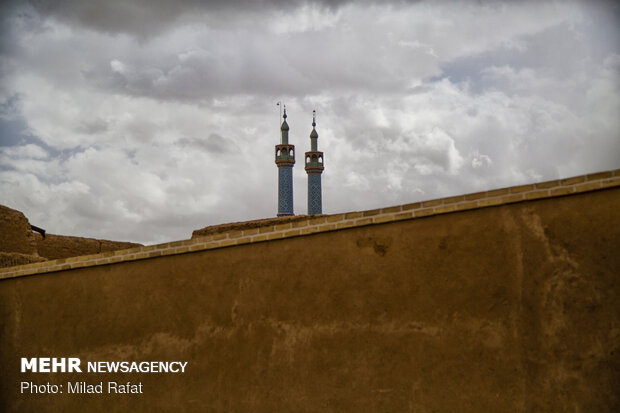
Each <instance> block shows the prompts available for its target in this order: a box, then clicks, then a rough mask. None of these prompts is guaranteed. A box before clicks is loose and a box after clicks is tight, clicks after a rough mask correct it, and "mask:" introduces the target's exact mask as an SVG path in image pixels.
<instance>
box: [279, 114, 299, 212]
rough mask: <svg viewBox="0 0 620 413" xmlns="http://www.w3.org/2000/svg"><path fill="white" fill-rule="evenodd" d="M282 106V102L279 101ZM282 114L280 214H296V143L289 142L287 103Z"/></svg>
mask: <svg viewBox="0 0 620 413" xmlns="http://www.w3.org/2000/svg"><path fill="white" fill-rule="evenodd" d="M278 106H280V102H278ZM282 107H283V108H284V115H283V116H282V119H283V120H282V126H280V132H281V134H282V137H281V141H280V144H279V145H276V165H277V166H278V216H279V217H281V216H287V215H294V213H293V165H295V145H289V143H288V131H289V127H288V123H286V118H287V116H286V105H282Z"/></svg>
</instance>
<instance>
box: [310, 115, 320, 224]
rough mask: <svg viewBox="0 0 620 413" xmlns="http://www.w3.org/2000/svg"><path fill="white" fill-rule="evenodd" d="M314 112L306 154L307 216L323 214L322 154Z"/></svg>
mask: <svg viewBox="0 0 620 413" xmlns="http://www.w3.org/2000/svg"><path fill="white" fill-rule="evenodd" d="M315 126H316V111H314V110H313V111H312V132H310V152H306V172H307V173H308V215H316V214H322V213H323V205H322V204H323V200H322V197H321V174H322V173H323V169H324V168H323V152H320V151H319V150H318V144H317V140H318V139H319V134H318V133H316V129H315Z"/></svg>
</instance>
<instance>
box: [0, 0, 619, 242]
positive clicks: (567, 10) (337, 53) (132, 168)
mask: <svg viewBox="0 0 620 413" xmlns="http://www.w3.org/2000/svg"><path fill="white" fill-rule="evenodd" d="M129 4H133V5H135V3H131V2H130V3H129ZM183 5H185V7H186V8H183V7H182V6H183ZM247 6H248V7H247V8H245V9H244V10H240V9H235V8H234V6H230V5H226V4H224V3H222V4H221V5H217V7H216V6H215V5H213V6H210V7H212V8H209V7H207V8H202V7H204V6H198V5H196V4H191V5H188V4H185V3H182V4H179V7H178V8H175V9H174V10H173V9H168V8H166V7H164V6H162V5H161V4H159V3H157V4H155V5H153V8H154V9H153V10H152V11H151V12H149V14H146V15H144V16H142V17H134V19H135V20H134V21H135V22H138V21H139V22H141V23H140V24H146V23H145V22H151V23H153V22H159V23H160V27H153V28H148V27H145V28H140V29H136V30H133V29H130V28H129V26H128V25H129V23H130V22H131V19H129V20H127V21H125V20H122V19H121V20H119V21H118V22H113V20H114V19H113V18H112V17H113V16H114V13H115V12H117V11H118V10H117V9H115V8H114V7H112V6H111V5H110V4H104V3H93V5H91V6H80V7H78V8H76V9H74V12H73V13H74V14H71V15H69V14H67V15H65V14H63V13H62V12H61V11H59V10H60V9H54V8H53V7H52V9H51V11H50V13H51V14H50V15H46V14H45V13H46V11H45V8H42V9H39V13H41V14H40V15H37V14H36V13H34V14H33V13H32V12H31V11H30V12H28V11H26V12H25V14H21V15H20V16H21V17H19V16H17V15H14V16H13V17H12V19H11V20H10V22H11V26H10V27H9V28H8V29H7V30H8V31H7V33H8V36H9V37H8V38H9V39H11V40H12V41H13V44H14V47H13V48H9V49H7V50H6V51H4V52H3V54H2V56H1V58H2V66H0V68H1V70H2V71H1V73H2V76H3V79H2V82H1V87H0V95H1V96H0V102H3V103H2V108H3V110H2V112H0V113H2V114H5V113H9V112H10V114H11V115H10V116H8V115H3V117H1V118H0V120H6V119H9V118H10V119H18V120H20V121H23V123H24V124H25V125H26V131H25V133H19V134H18V136H16V137H13V138H12V139H11V140H10V142H17V144H15V145H14V146H5V147H1V149H0V191H1V192H2V193H3V202H6V203H7V205H9V206H11V207H13V208H18V209H21V210H23V211H24V212H25V213H26V215H27V216H29V217H32V218H33V219H34V220H36V222H38V223H39V224H41V226H43V227H46V225H47V224H46V223H49V225H47V227H48V228H46V229H48V230H50V231H51V232H56V233H65V234H74V235H85V236H94V237H104V238H111V239H119V240H122V239H127V240H136V241H141V242H160V241H165V240H170V239H180V238H187V237H189V235H190V234H191V231H192V230H193V229H196V228H200V227H203V226H205V225H209V224H217V223H221V222H226V221H242V220H248V219H254V218H263V217H267V216H274V215H275V213H276V187H277V179H276V178H277V170H276V166H275V164H274V162H273V146H274V145H275V144H276V143H277V142H278V139H279V137H278V127H279V120H278V119H277V116H278V112H277V111H278V109H277V107H276V106H275V102H276V101H278V100H282V101H284V102H285V103H286V104H287V107H288V108H289V119H288V122H289V124H290V126H291V141H292V143H293V144H295V145H296V148H297V153H298V159H300V160H301V156H300V154H301V153H303V152H304V151H306V150H308V149H309V139H308V134H309V133H310V130H311V126H310V123H311V113H312V110H313V109H317V112H318V118H317V120H318V126H317V130H318V132H319V135H320V138H319V149H320V150H323V151H324V152H325V165H326V169H325V172H324V174H323V183H324V212H326V213H334V212H342V211H349V210H359V209H366V208H374V207H381V206H387V205H394V204H399V203H406V202H414V201H419V200H424V199H431V198H434V197H440V196H449V195H455V194H461V193H464V192H470V191H477V190H483V189H488V188H496V187H501V186H509V185H517V184H523V183H528V182H532V181H534V180H543V179H555V178H559V177H565V176H570V175H576V174H580V173H588V172H594V171H598V170H605V169H612V168H617V167H618V166H619V164H620V139H618V138H619V135H618V133H619V132H618V131H619V130H620V123H619V122H620V120H619V118H618V116H617V114H618V113H620V93H619V92H620V76H619V71H620V69H619V66H620V57H619V53H620V45H619V44H618V43H617V42H616V43H614V42H612V41H611V40H609V39H608V34H609V32H611V33H615V34H617V33H618V29H617V27H619V26H618V25H617V24H615V23H617V22H616V21H614V20H613V19H611V18H610V17H604V16H603V15H601V14H598V12H596V13H595V12H594V11H593V10H594V9H593V8H591V7H590V6H587V5H584V4H582V3H577V2H562V3H558V2H544V3H543V4H538V3H536V4H535V5H534V3H515V2H506V3H492V4H490V5H479V4H476V3H466V2H463V3H459V2H446V3H441V4H437V3H429V2H413V3H405V2H394V3H393V4H391V3H390V4H383V3H381V4H378V3H377V4H374V3H372V2H366V3H363V4H358V3H346V4H334V5H330V4H327V3H320V4H319V3H312V2H311V3H307V4H306V3H304V4H292V5H290V6H287V7H284V8H268V9H267V10H256V9H253V8H252V7H250V4H247ZM50 7H51V6H50ZM89 7H95V8H97V7H100V8H102V11H103V12H104V13H103V14H101V15H99V16H100V17H98V18H97V17H96V15H95V17H90V18H89V17H88V16H90V14H89V13H88V10H90V9H89ZM136 10H139V8H138V9H136ZM136 10H133V9H132V10H128V9H127V13H128V15H134V14H135V15H136V16H137V14H136V13H134V12H135V11H136ZM197 10H198V11H199V12H197ZM194 12H196V13H195V14H192V13H194ZM28 13H30V14H28ZM205 15H208V18H205V19H204V21H203V20H202V17H204V16H205ZM24 16H26V17H24ZM28 16H29V17H28ZM192 16H193V17H192ZM196 16H198V17H196ZM218 18H219V19H220V21H217V19H218ZM603 18H607V19H608V20H604V21H603V20H601V19H603ZM27 19H29V20H28V21H26V20H27ZM89 19H90V20H89ZM76 22H77V23H76ZM173 22H174V23H175V24H172V23H173ZM601 26H604V27H607V29H606V31H605V30H602V28H601ZM132 33H139V34H138V35H137V36H136V35H134V34H132ZM601 33H603V34H605V35H604V36H603V34H601ZM566 43H570V45H567V44H566ZM3 132H4V131H3ZM6 133H9V131H8V129H7V132H6ZM10 133H16V132H10ZM7 142H9V140H7ZM294 179H295V205H296V206H295V211H296V213H305V210H306V206H305V202H306V187H305V185H306V174H305V171H304V170H303V168H302V167H301V162H300V161H298V165H297V166H296V168H295V171H294ZM33 219H31V221H33ZM33 222H34V221H33ZM37 225H38V224H37Z"/></svg>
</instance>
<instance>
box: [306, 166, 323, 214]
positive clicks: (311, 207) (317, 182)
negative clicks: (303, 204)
mask: <svg viewBox="0 0 620 413" xmlns="http://www.w3.org/2000/svg"><path fill="white" fill-rule="evenodd" d="M322 203H323V201H322V196H321V174H320V173H309V174H308V215H314V214H322V213H323V212H322V211H323V207H322Z"/></svg>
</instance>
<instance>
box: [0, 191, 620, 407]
mask: <svg viewBox="0 0 620 413" xmlns="http://www.w3.org/2000/svg"><path fill="white" fill-rule="evenodd" d="M617 205H620V189H618V188H613V189H607V190H599V191H595V192H587V193H582V194H576V195H572V196H568V197H560V198H551V199H541V200H536V201H529V202H522V203H516V204H511V205H503V206H498V207H491V208H483V209H475V210H471V211H464V212H458V213H448V214H444V215H437V216H430V217H426V218H418V219H410V220H405V221H399V222H392V223H386V224H382V225H372V226H365V227H358V228H351V229H344V230H338V231H331V232H323V233H318V234H313V235H308V236H301V237H295V238H289V239H283V240H274V241H268V242H258V243H253V244H246V245H239V246H233V247H229V248H218V249H213V250H205V251H199V252H194V253H188V254H180V255H170V256H163V257H158V258H151V259H146V260H142V261H130V262H121V263H117V264H113V265H104V266H96V267H89V268H82V269H74V270H68V271H59V272H53V273H48V274H42V275H35V276H26V277H19V278H8V279H4V280H1V281H0V322H1V323H2V324H1V325H0V327H1V329H0V340H1V341H0V349H2V351H1V352H0V365H1V366H2V370H3V372H2V378H1V379H0V405H2V404H4V406H6V409H5V410H7V411H42V412H44V411H80V412H82V411H94V412H97V411H100V412H109V411H149V412H150V411H201V412H203V411H206V412H317V411H320V412H323V411H324V412H360V411H369V412H435V411H437V412H454V411H463V412H481V411H496V412H512V411H516V412H533V411H541V412H548V411H571V412H573V411H579V412H591V411H596V412H606V411H614V410H616V411H617V410H618V407H619V406H620V401H619V399H618V396H617V392H616V390H617V387H618V386H617V385H618V382H619V381H620V373H619V369H618V366H619V358H618V354H619V350H620V349H619V348H618V346H619V343H620V337H619V336H620V330H619V328H618V325H619V321H620V320H619V318H620V311H618V310H619V305H618V288H619V287H618V282H617V277H618V274H619V273H620V272H619V269H620V254H618V253H617V250H618V246H619V245H620V230H619V228H620V222H619V216H618V213H617ZM35 356H39V357H44V356H56V357H63V356H65V357H69V356H71V357H80V358H81V359H82V360H83V361H84V362H85V361H94V360H128V361H142V360H184V361H188V362H189V365H188V367H187V368H188V371H187V373H185V374H184V375H170V374H168V375H166V374H162V375H157V374H151V375H148V374H129V375H118V376H112V375H110V376H108V375H94V374H81V375H71V374H60V373H58V374H31V373H30V374H21V373H19V372H18V369H19V358H20V357H35ZM113 379H116V380H118V381H127V380H131V381H132V382H138V381H141V382H142V383H143V386H144V394H142V395H129V396H120V395H117V396H109V395H108V396H87V395H67V394H63V395H27V396H26V395H20V394H19V383H20V382H21V381H23V380H28V381H34V382H38V383H46V382H48V381H49V382H52V383H65V382H66V381H68V380H80V381H82V380H86V381H88V382H99V381H108V380H113Z"/></svg>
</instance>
